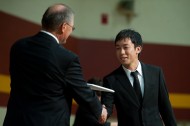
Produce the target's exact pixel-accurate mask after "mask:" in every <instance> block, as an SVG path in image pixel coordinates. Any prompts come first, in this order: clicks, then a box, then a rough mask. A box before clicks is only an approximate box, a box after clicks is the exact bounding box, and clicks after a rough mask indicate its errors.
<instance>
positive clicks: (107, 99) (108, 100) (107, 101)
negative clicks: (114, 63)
mask: <svg viewBox="0 0 190 126" xmlns="http://www.w3.org/2000/svg"><path fill="white" fill-rule="evenodd" d="M113 82H114V80H113V79H111V81H110V79H108V78H104V79H103V86H104V87H106V88H110V89H112V86H111V83H113ZM101 102H102V104H104V105H105V106H106V109H107V112H108V117H110V116H111V114H112V112H113V104H114V93H109V92H102V97H101Z"/></svg>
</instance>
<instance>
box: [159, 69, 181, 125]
mask: <svg viewBox="0 0 190 126" xmlns="http://www.w3.org/2000/svg"><path fill="white" fill-rule="evenodd" d="M159 75H160V76H159V78H160V79H159V81H160V87H159V110H160V114H161V116H162V119H163V121H164V124H165V125H166V126H177V124H176V120H175V116H174V113H173V110H172V106H171V103H170V100H169V95H168V91H167V87H166V84H165V79H164V74H163V72H162V70H160V74H159Z"/></svg>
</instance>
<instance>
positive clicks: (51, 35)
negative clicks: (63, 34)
mask: <svg viewBox="0 0 190 126" xmlns="http://www.w3.org/2000/svg"><path fill="white" fill-rule="evenodd" d="M40 31H41V32H43V33H46V34H48V35H50V36H52V37H53V38H54V39H55V40H56V42H57V43H58V44H59V40H58V39H57V37H55V35H53V34H52V33H50V32H48V31H45V30H40Z"/></svg>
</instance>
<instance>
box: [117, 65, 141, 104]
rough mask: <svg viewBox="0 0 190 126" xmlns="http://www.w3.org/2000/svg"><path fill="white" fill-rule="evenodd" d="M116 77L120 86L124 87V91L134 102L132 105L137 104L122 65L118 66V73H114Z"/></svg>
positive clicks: (137, 101)
mask: <svg viewBox="0 0 190 126" xmlns="http://www.w3.org/2000/svg"><path fill="white" fill-rule="evenodd" d="M116 78H117V79H118V80H119V83H120V84H121V86H122V87H123V88H125V90H126V93H127V94H128V95H129V96H130V99H131V101H132V102H133V103H134V105H137V106H139V105H140V103H139V100H138V98H137V96H136V94H135V91H134V89H133V87H132V85H131V83H130V81H129V79H128V77H127V75H126V73H125V71H124V70H123V68H122V66H120V67H119V68H118V73H117V74H116Z"/></svg>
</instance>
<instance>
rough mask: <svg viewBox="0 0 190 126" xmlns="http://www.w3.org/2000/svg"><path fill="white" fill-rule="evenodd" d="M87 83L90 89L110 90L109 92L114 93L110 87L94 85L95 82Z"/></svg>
mask: <svg viewBox="0 0 190 126" xmlns="http://www.w3.org/2000/svg"><path fill="white" fill-rule="evenodd" d="M87 85H88V86H89V87H90V88H91V89H92V90H96V91H105V92H111V93H114V92H115V91H114V90H112V89H109V88H105V87H102V86H98V85H95V84H90V83H87Z"/></svg>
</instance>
